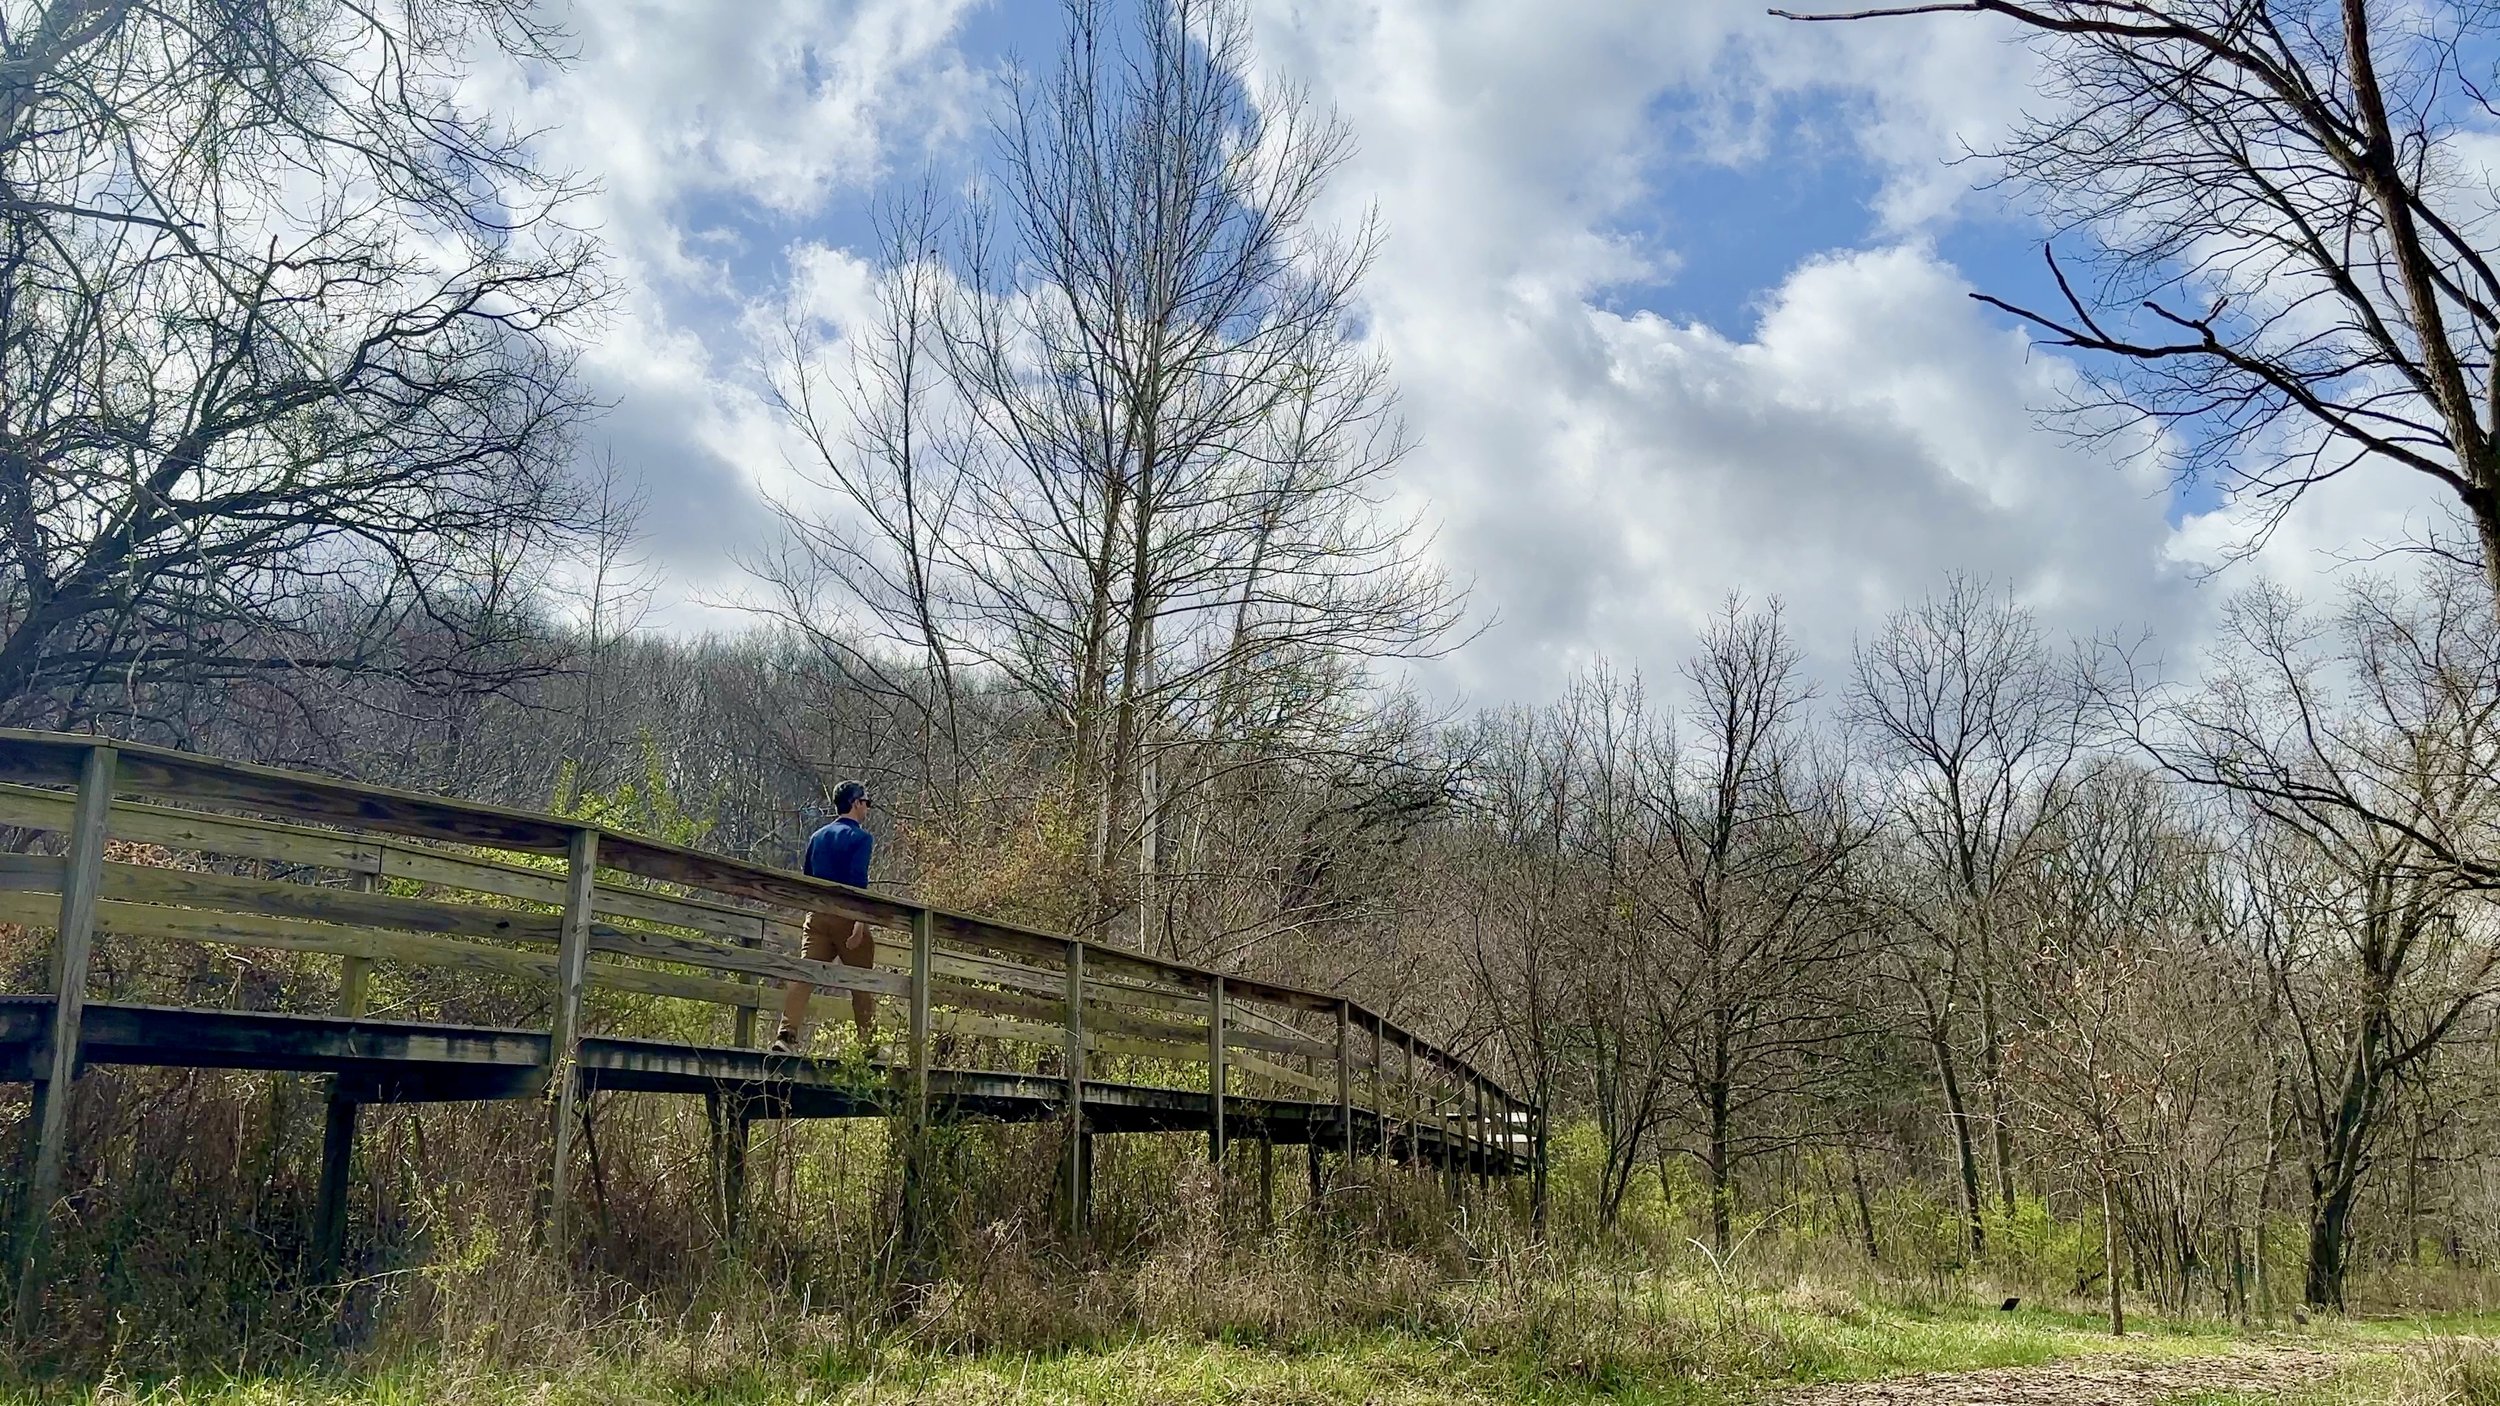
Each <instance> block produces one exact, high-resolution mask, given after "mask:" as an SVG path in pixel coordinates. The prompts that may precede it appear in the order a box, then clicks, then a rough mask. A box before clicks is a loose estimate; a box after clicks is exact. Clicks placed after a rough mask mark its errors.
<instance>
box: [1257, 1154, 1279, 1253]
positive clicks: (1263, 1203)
mask: <svg viewBox="0 0 2500 1406" xmlns="http://www.w3.org/2000/svg"><path fill="white" fill-rule="evenodd" d="M1275 1228H1276V1139H1275V1138H1273V1137H1270V1136H1269V1135H1268V1134H1267V1133H1266V1132H1265V1131H1264V1130H1262V1131H1261V1132H1260V1133H1259V1231H1260V1233H1261V1234H1265V1233H1266V1232H1268V1231H1271V1230H1274V1229H1275Z"/></svg>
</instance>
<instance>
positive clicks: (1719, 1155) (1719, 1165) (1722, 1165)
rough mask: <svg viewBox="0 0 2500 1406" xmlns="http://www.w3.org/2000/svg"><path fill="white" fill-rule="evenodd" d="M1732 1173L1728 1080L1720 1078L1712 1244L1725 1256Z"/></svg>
mask: <svg viewBox="0 0 2500 1406" xmlns="http://www.w3.org/2000/svg"><path fill="white" fill-rule="evenodd" d="M1728 1173H1729V1168H1728V1111H1727V1082H1726V1081H1725V1080H1719V1081H1717V1082H1714V1083H1713V1084H1712V1085H1711V1087H1710V1244H1711V1246H1712V1247H1713V1248H1715V1249H1716V1250H1717V1251H1718V1252H1719V1253H1720V1254H1722V1255H1724V1254H1726V1253H1727V1247H1728V1239H1729V1235H1730V1232H1731V1226H1730V1224H1729V1223H1730V1222H1731V1221H1732V1220H1733V1219H1734V1215H1733V1208H1732V1206H1731V1205H1730V1202H1731V1201H1732V1200H1733V1194H1732V1193H1731V1192H1730V1190H1729V1186H1728V1180H1729V1178H1728Z"/></svg>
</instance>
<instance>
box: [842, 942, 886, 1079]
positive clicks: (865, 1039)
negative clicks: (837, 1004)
mask: <svg viewBox="0 0 2500 1406" xmlns="http://www.w3.org/2000/svg"><path fill="white" fill-rule="evenodd" d="M840 960H841V961H842V962H844V963H846V964H848V965H850V966H854V967H873V966H875V965H876V964H877V939H876V938H875V937H874V936H872V935H871V934H870V933H869V931H868V925H867V924H866V923H853V924H851V930H850V932H849V933H848V934H847V935H846V936H845V937H844V939H843V942H842V954H841V958H840ZM851 1019H852V1020H853V1021H854V1022H856V1023H857V1024H858V1025H859V1043H860V1044H861V1045H862V1046H863V1047H865V1048H868V1049H872V1050H873V1049H875V1048H876V1047H877V998H876V997H875V996H874V995H872V994H870V993H868V992H866V991H854V992H852V993H851Z"/></svg>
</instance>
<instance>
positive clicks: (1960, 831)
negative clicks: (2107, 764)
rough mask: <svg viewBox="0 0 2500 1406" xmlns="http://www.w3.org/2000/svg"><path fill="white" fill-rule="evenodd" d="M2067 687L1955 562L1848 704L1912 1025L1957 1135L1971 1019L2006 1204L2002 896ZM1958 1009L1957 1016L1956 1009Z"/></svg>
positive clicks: (1966, 1161)
mask: <svg viewBox="0 0 2500 1406" xmlns="http://www.w3.org/2000/svg"><path fill="white" fill-rule="evenodd" d="M2082 702H2083V699H2082V695H2081V693H2080V692H2079V690H2078V687H2077V683H2076V680H2075V677H2074V674H2073V671H2072V670H2071V669H2069V668H2067V667H2066V666H2065V665H2063V664H2062V663H2061V662H2060V661H2059V659H2058V658H2057V657H2056V656H2055V655H2054V654H2053V653H2052V652H2051V651H2050V649H2049V648H2048V645H2047V643H2046V642H2045V641H2044V640H2043V639H2042V637H2041V634H2040V629H2039V626H2038V624H2037V623H2036V622H2035V621H2033V619H2032V618H2031V616H2030V615H2029V614H2028V613H2027V612H2025V611H2023V610H2022V609H2021V608H2020V607H2018V606H2016V605H2015V604H2014V603H2013V602H2012V601H2011V600H2010V599H2007V598H2005V597H2003V596H2001V595H1999V594H1997V593H1996V592H1994V591H1992V590H1991V589H1990V588H1988V587H1986V586H1984V585H1982V584H1980V583H1979V582H1976V581H1972V580H1969V579H1967V578H1962V577H1955V578H1952V579H1951V580H1949V581H1948V582H1947V583H1946V585H1945V588H1944V590H1943V591H1942V592H1940V593H1939V594H1937V595H1936V596H1933V597H1931V598H1929V599H1928V600H1927V601H1925V602H1923V603H1921V604H1920V605H1917V606H1914V607H1912V608H1910V609H1908V610H1904V611H1901V612H1898V613H1897V614H1895V615H1894V616H1893V617H1892V618H1891V619H1890V620H1889V621H1887V622H1886V623H1885V626H1884V628H1883V630H1882V631H1881V632H1880V633H1878V634H1877V635H1876V636H1875V638H1874V639H1873V640H1871V641H1869V642H1867V643H1866V644H1864V645H1863V646H1861V647H1860V648H1859V650H1858V657H1857V669H1856V678H1855V682H1854V684H1853V687H1852V690H1851V695H1850V716H1851V721H1852V722H1853V724H1854V725H1855V727H1856V729H1857V731H1858V735H1859V738H1860V741H1861V745H1862V746H1863V747H1864V748H1865V749H1867V751H1868V753H1869V755H1870V761H1871V769H1872V770H1873V772H1874V773H1875V774H1877V775H1879V776H1881V777H1884V778H1886V782H1885V789H1886V790H1888V791H1889V793H1890V794H1889V796H1888V797H1887V805H1886V810H1887V812H1888V814H1889V815H1890V816H1891V817H1892V818H1893V821H1894V823H1895V825H1896V827H1897V829H1898V830H1899V832H1900V834H1901V836H1902V837H1903V839H1904V842H1905V843H1904V844H1903V846H1902V847H1901V848H1900V850H1899V852H1898V854H1899V857H1900V858H1902V859H1905V860H1907V861H1908V862H1907V863H1896V864H1893V865H1891V866H1888V870H1887V872H1888V874H1889V876H1890V877H1891V878H1892V879H1893V880H1894V882H1892V883H1889V884H1887V885H1884V886H1882V887H1881V888H1880V889H1879V890H1878V891H1879V892H1882V893H1884V894H1886V895H1888V896H1889V897H1890V898H1891V899H1892V900H1893V902H1892V904H1891V907H1892V909H1893V912H1894V913H1895V915H1896V919H1897V921H1899V922H1900V923H1901V924H1902V925H1904V927H1905V928H1907V929H1908V930H1909V931H1910V933H1912V934H1913V935H1914V936H1915V937H1916V938H1917V939H1918V942H1917V943H1916V944H1914V945H1912V946H1910V947H1905V948H1904V949H1902V950H1904V951H1912V952H1918V951H1923V952H1924V953H1925V954H1926V956H1925V958H1924V959H1923V960H1918V961H1914V962H1913V964H1912V966H1911V967H1910V968H1909V969H1908V971H1907V975H1908V978H1909V980H1908V986H1909V989H1910V990H1911V991H1912V992H1913V994H1914V995H1915V996H1916V998H1917V1004H1918V1019H1919V1024H1920V1026H1921V1027H1922V1030H1923V1031H1924V1035H1925V1038H1926V1040H1927V1042H1928V1045H1929V1048H1930V1050H1931V1052H1932V1053H1933V1054H1934V1056H1935V1059H1936V1064H1937V1076H1938V1083H1939V1085H1940V1087H1941V1089H1942V1090H1943V1092H1944V1096H1945V1100H1946V1104H1947V1109H1946V1113H1947V1117H1948V1118H1950V1119H1951V1120H1952V1122H1953V1124H1954V1126H1955V1129H1956V1137H1957V1139H1962V1138H1966V1136H1967V1134H1966V1133H1965V1132H1964V1131H1963V1130H1964V1129H1966V1128H1967V1127H1968V1126H1969V1124H1970V1123H1971V1121H1972V1117H1973V1115H1972V1112H1971V1110H1970V1109H1969V1108H1967V1107H1966V1106H1963V1097H1962V1094H1961V1092H1960V1091H1961V1087H1962V1082H1963V1078H1962V1071H1961V1070H1960V1068H1959V1067H1958V1066H1959V1061H1960V1059H1961V1058H1962V1055H1961V1053H1960V1042H1961V1040H1962V1038H1963V1027H1964V1022H1965V1020H1966V1019H1968V1016H1969V1015H1975V1016H1976V1018H1977V1030H1976V1032H1975V1033H1976V1036H1977V1055H1978V1061H1979V1076H1980V1080H1981V1084H1982V1088H1983V1089H1984V1091H1985V1092H1986V1095H1987V1098H1988V1109H1987V1111H1986V1114H1985V1115H1984V1117H1985V1124H1986V1127H1987V1130H1988V1138H1989V1143H1990V1147H1991V1150H1992V1152H1993V1153H1994V1157H1993V1163H1994V1169H1995V1176H1996V1192H1997V1201H1998V1204H1999V1206H2000V1208H2001V1209H2002V1210H2003V1211H2004V1212H2006V1213H2007V1214H2011V1213H2012V1212H2013V1210H2014V1196H2015V1184H2014V1148H2013V1138H2012V1132H2011V1129H2010V1128H2009V1126H2008V1122H2007V1119H2006V1117H2005V1108H2004V1097H2005V1096H2004V1087H2003V1080H2002V1077H2001V1074H2002V1068H2001V1066H2002V1064H2003V1061H2004V1052H2005V1019H2004V1011H2003V1009H2002V1004H2001V1001H2000V998H1999V989H1998V988H1999V982H2000V981H2001V979H2002V975H2003V964H2004V961H2005V958H2006V955H2007V953H2006V925H2007V922H2008V919H2009V916H2010V915H2009V912H2008V902H2007V900H2008V897H2009V892H2010V891H2011V889H2012V888H2013V887H2014V886H2015V885H2017V884H2018V883H2019V881H2020V878H2021V875H2022V873H2023V871H2024V868H2025V866H2026V865H2027V864H2028V863H2029V861H2030V859H2031V857H2032V856H2033V854H2034V853H2035V852H2036V849H2037V846H2038V844H2039V842H2040V840H2041V838H2042V836H2043V835H2044V834H2045V833H2046V830H2045V826H2046V823H2047V821H2048V820H2049V819H2050V817H2051V816H2052V815H2053V802H2054V801H2055V799H2056V798H2057V796H2058V795H2059V794H2060V791H2061V788H2060V786H2059V785H2058V782H2059V780H2060V778H2062V777H2063V776H2064V774H2065V772H2066V769H2067V768H2068V767H2069V766H2070V765H2072V764H2073V762H2074V760H2075V758H2076V756H2077V754H2078V752H2079V751H2080V749H2081V745H2082V731H2081V728H2082V716H2083V709H2082ZM1966 1011H1967V1012H1968V1015H1966V1014H1965V1012H1966ZM1962 1162H1963V1182H1964V1187H1963V1190H1964V1200H1965V1205H1964V1210H1965V1211H1966V1212H1967V1214H1968V1216H1969V1220H1970V1233H1971V1238H1972V1244H1973V1246H1974V1247H1977V1246H1978V1245H1980V1244H1981V1242H1982V1241H1984V1239H1985V1232H1984V1230H1983V1228H1982V1225H1981V1221H1980V1199H1979V1195H1978V1185H1977V1181H1976V1168H1975V1167H1974V1166H1973V1164H1972V1159H1971V1158H1970V1156H1969V1154H1968V1151H1967V1149H1966V1148H1965V1149H1964V1150H1963V1152H1962Z"/></svg>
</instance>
